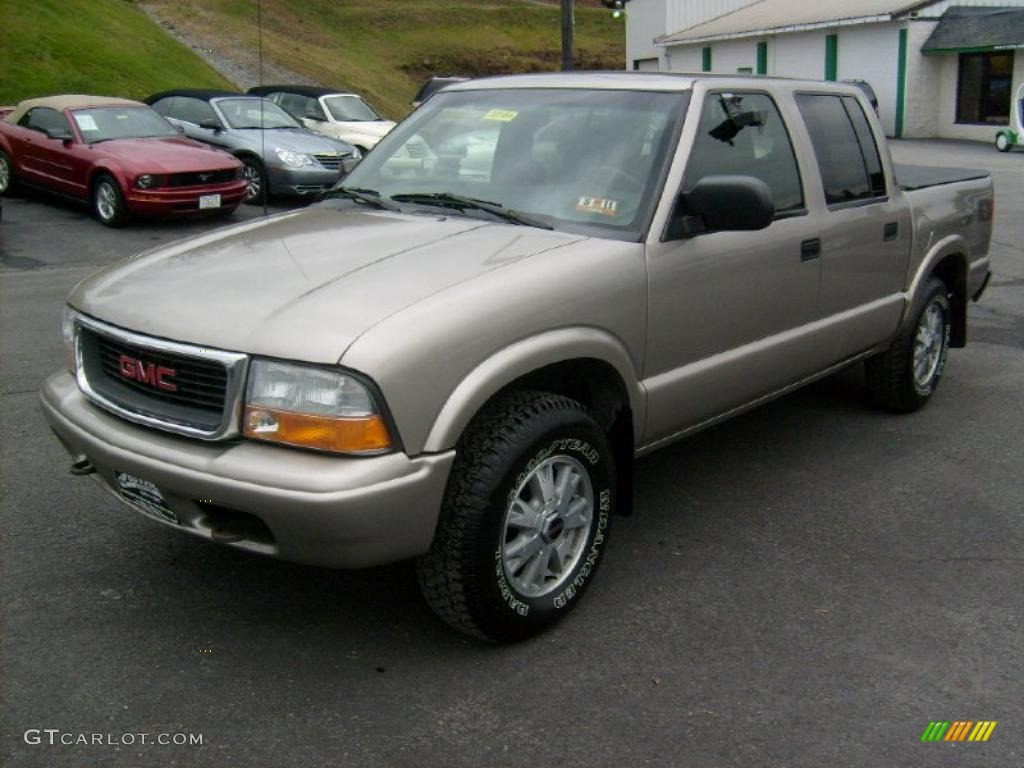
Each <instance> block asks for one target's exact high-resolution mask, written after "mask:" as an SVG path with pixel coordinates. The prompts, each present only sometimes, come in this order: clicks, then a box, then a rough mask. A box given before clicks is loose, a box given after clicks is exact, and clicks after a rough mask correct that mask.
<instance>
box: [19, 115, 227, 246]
mask: <svg viewBox="0 0 1024 768" xmlns="http://www.w3.org/2000/svg"><path fill="white" fill-rule="evenodd" d="M16 183H22V184H25V185H27V186H33V187H40V188H43V189H47V190H49V191H52V192H56V193H58V194H60V195H64V196H66V197H71V198H75V199H77V200H87V201H89V202H90V203H91V204H92V208H93V211H94V212H95V214H96V217H97V218H98V219H99V220H100V221H101V222H102V223H103V224H106V225H107V226H111V227H115V226H118V225H119V224H122V223H123V222H124V221H125V220H126V219H127V218H128V216H129V215H130V214H138V215H144V216H160V217H164V216H178V215H188V214H198V213H223V214H227V213H231V211H233V210H235V208H237V207H238V204H239V203H240V202H242V198H244V197H245V190H246V183H245V180H244V178H243V175H242V163H241V162H239V161H238V160H237V159H236V158H234V157H233V156H231V155H229V154H228V153H226V152H223V151H221V150H219V149H213V148H211V147H208V146H206V145H204V144H200V143H199V142H196V141H192V140H191V139H188V138H185V137H184V136H182V135H181V134H180V133H178V131H177V129H175V128H174V126H172V125H171V124H170V123H168V122H167V121H166V120H165V119H164V118H163V117H161V116H160V115H158V114H157V113H156V112H154V111H153V110H152V109H151V108H150V107H148V106H146V105H145V104H142V103H141V102H138V101H128V100H126V99H114V98H108V97H105V96H50V97H48V98H43V99H29V100H28V101H23V102H21V103H20V104H19V105H18V106H17V107H15V108H14V109H13V110H12V111H10V112H9V113H8V114H7V115H5V116H3V119H0V194H3V193H5V192H7V191H8V190H9V189H10V188H11V186H12V185H14V184H16Z"/></svg>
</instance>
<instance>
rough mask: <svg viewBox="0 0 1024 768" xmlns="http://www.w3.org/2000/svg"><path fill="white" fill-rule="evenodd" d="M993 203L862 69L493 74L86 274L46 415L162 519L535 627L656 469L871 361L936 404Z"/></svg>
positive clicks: (886, 378) (124, 491)
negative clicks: (787, 396)
mask: <svg viewBox="0 0 1024 768" xmlns="http://www.w3.org/2000/svg"><path fill="white" fill-rule="evenodd" d="M424 147H426V148H427V149H429V151H424ZM992 217H993V197H992V185H991V181H990V179H989V178H988V176H987V174H986V173H984V172H974V171H958V170H950V169H914V168H908V169H894V168H893V165H892V163H891V161H890V157H889V152H888V149H887V146H886V143H885V138H884V136H883V134H882V132H881V130H880V128H879V125H878V123H877V121H876V119H875V117H874V113H873V110H872V109H871V108H870V105H869V104H868V103H867V102H866V101H865V99H864V97H863V95H862V94H861V92H860V90H859V89H857V88H855V87H853V86H844V85H839V84H833V83H822V82H802V81H796V80H773V79H765V78H749V77H715V76H705V75H667V74H663V75H656V74H641V73H636V74H627V73H614V74H598V73H593V74H575V75H554V74H553V75H530V76H514V77H505V78H497V79H489V80H473V81H470V82H466V83H462V84H459V85H455V86H452V87H449V88H448V89H446V90H445V91H443V92H441V93H439V94H438V95H437V96H435V97H433V98H432V99H430V100H429V101H428V102H427V103H426V104H424V106H423V107H421V108H420V109H419V110H418V111H416V112H414V113H413V114H412V115H411V116H410V117H409V118H407V119H406V120H405V121H404V122H403V123H401V124H400V125H399V126H397V127H396V128H395V129H394V130H393V131H392V132H391V133H390V134H388V135H387V136H386V137H385V138H384V139H383V140H382V141H381V142H380V144H379V145H378V146H377V148H376V149H374V151H373V152H372V153H370V154H369V155H368V156H367V158H366V159H365V160H363V162H362V163H361V164H360V165H359V166H358V167H357V168H356V169H355V170H354V171H353V172H352V173H351V175H349V176H348V178H347V179H345V181H344V182H343V186H339V187H337V188H335V189H334V190H333V192H332V193H331V195H330V197H329V199H327V200H325V201H323V202H321V203H319V204H317V205H314V206H312V207H310V208H307V209H305V210H300V211H293V212H290V213H285V214H281V215H277V216H272V217H270V218H268V219H264V220H259V221H252V222H247V223H244V224H241V225H238V226H234V227H230V228H226V229H221V230H219V231H215V232H212V233H209V234H205V235H201V236H198V237H193V238H190V239H188V240H184V241H182V242H179V243H177V244H174V245H169V246H165V247H160V248H158V249H155V250H153V251H149V252H146V253H142V254H139V255H138V256H135V257H133V258H130V259H128V260H127V261H124V262H122V263H120V264H117V265H115V266H112V267H109V268H107V269H104V270H101V271H100V272H98V273H96V274H94V275H92V276H91V277H89V278H88V279H86V280H85V281H84V282H82V283H81V284H80V285H78V286H77V287H76V288H75V289H74V290H73V291H72V292H71V294H70V296H69V298H68V306H67V310H66V315H65V319H64V338H65V341H66V345H67V351H68V359H67V370H65V371H61V372H60V373H57V374H55V375H54V376H53V377H51V378H50V379H49V380H48V381H47V382H46V385H45V387H44V389H43V392H42V404H43V408H44V411H45V414H46V417H47V418H48V420H49V422H50V424H51V425H52V427H53V429H54V431H55V432H56V433H57V435H58V436H59V438H60V440H61V441H62V442H63V443H64V445H65V446H66V447H67V449H68V451H69V452H70V453H71V454H72V456H73V464H72V472H73V473H74V474H80V475H85V474H91V475H92V476H93V477H94V478H95V479H97V480H98V481H99V482H100V483H101V484H102V485H103V486H104V487H105V488H106V489H108V490H109V491H111V492H112V493H113V494H114V495H115V496H117V497H118V498H120V499H122V500H124V501H126V502H127V503H129V504H130V505H132V506H133V507H135V508H136V509H138V510H140V511H141V512H143V513H144V514H145V515H147V516H148V517H150V518H152V519H154V520H157V521H160V522H161V523H163V524H165V525H167V526H169V527H172V528H175V529H177V530H179V531H184V532H187V533H191V534H194V535H197V536H202V537H205V538H207V539H211V540H213V541H216V542H221V543H224V544H226V545H229V546H233V547H237V548H240V549H244V550H248V551H251V552H257V553H262V554H267V555H273V556H276V557H281V558H286V559H289V560H295V561H300V562H305V563H314V564H322V565H328V566H338V567H349V568H357V567H363V566H372V565H378V564H381V563H388V562H391V561H395V560H401V559H406V558H416V559H417V570H418V574H419V580H420V584H421V586H422V590H423V593H424V595H425V596H426V599H427V600H428V602H429V603H430V605H431V606H432V607H433V608H434V610H435V611H436V612H437V613H438V614H439V615H440V616H441V617H442V618H443V619H444V620H446V621H447V622H449V623H450V624H451V625H453V626H454V627H456V628H458V629H460V630H462V631H464V632H467V633H471V634H473V635H477V636H479V637H483V638H489V639H491V640H498V641H500V640H509V639H514V638H518V637H523V636H525V635H528V634H530V633H533V632H536V631H538V630H539V629H541V628H543V627H545V626H547V625H549V624H550V623H551V622H553V621H555V620H557V619H558V618H559V617H561V616H562V615H563V614H565V613H566V612H567V611H569V610H570V609H571V608H572V607H573V606H574V605H575V604H576V603H577V602H578V601H579V599H580V597H581V596H582V594H583V593H584V591H585V590H586V588H587V587H588V585H589V584H590V582H591V581H592V579H593V577H594V573H595V571H596V569H597V566H598V564H599V563H600V561H601V558H602V555H603V553H604V550H605V547H606V545H607V542H608V536H609V530H610V526H611V523H612V518H613V516H614V515H615V514H616V513H625V512H628V511H629V510H630V507H631V490H632V489H631V485H632V483H631V478H632V466H633V460H634V457H636V456H638V455H641V454H644V453H647V452H649V451H653V450H654V449H656V448H659V447H661V446H663V445H666V444H668V443H670V442H672V441H674V440H678V439H680V438H682V437H685V436H686V435H688V434H690V433H692V432H694V431H696V430H699V429H702V428H704V427H707V426H709V425H712V424H714V423H716V422H718V421H721V420H722V419H725V418H728V417H730V416H734V415H736V414H737V413H740V412H742V411H744V410H746V409H748V408H751V407H753V406H756V405H758V404H760V403H763V402H765V401H766V400H768V399H770V398H773V397H777V396H779V395H781V394H784V393H786V392H789V391H791V390H793V389H794V388H796V387H799V386H801V385H803V384H806V383H807V382H809V381H812V380H814V379H818V378H821V377H823V376H827V375H828V374H830V373H832V372H834V371H837V370H839V369H841V368H843V367H845V366H849V365H851V364H853V363H856V362H858V361H863V362H864V364H865V367H866V377H867V389H868V391H869V393H870V397H871V398H872V399H873V400H874V401H875V402H876V403H877V404H878V405H879V406H881V407H884V408H887V409H890V410H893V411H902V412H908V411H913V410H915V409H917V408H919V407H921V406H922V405H924V404H925V403H926V402H927V400H928V399H929V398H930V397H931V395H932V393H933V392H934V391H935V387H936V385H937V384H938V382H939V378H940V377H941V375H942V372H943V368H944V366H945V364H946V355H947V352H948V350H949V348H950V347H962V346H963V345H964V344H965V342H966V340H967V327H966V324H967V304H968V302H969V301H971V300H977V299H978V297H979V296H980V295H981V292H982V291H983V289H984V287H985V283H986V281H987V277H988V274H989V261H988V258H987V250H988V246H989V238H990V233H991V227H992Z"/></svg>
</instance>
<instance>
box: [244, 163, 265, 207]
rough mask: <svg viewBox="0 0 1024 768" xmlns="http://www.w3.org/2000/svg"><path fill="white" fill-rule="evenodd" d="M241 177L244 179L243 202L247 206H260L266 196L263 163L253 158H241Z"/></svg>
mask: <svg viewBox="0 0 1024 768" xmlns="http://www.w3.org/2000/svg"><path fill="white" fill-rule="evenodd" d="M242 164H243V165H244V168H243V169H242V174H243V177H244V178H245V183H246V185H247V186H246V189H245V202H246V203H248V204H249V205H261V204H262V203H263V201H264V200H265V199H266V196H267V172H266V170H265V169H264V168H263V163H261V162H260V161H259V160H257V159H256V158H255V157H244V158H242Z"/></svg>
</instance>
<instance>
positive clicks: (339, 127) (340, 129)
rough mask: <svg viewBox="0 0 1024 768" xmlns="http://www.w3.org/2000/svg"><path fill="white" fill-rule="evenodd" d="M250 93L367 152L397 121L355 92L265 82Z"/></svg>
mask: <svg viewBox="0 0 1024 768" xmlns="http://www.w3.org/2000/svg"><path fill="white" fill-rule="evenodd" d="M249 93H251V94H257V95H260V96H263V97H265V98H267V99H269V100H270V101H272V102H274V103H275V104H278V105H279V106H281V107H282V108H283V109H285V110H286V111H287V112H290V113H291V114H292V115H294V116H295V118H296V119H298V120H301V121H302V123H303V125H305V126H306V127H307V128H309V129H310V130H312V131H316V132H317V133H322V134H323V135H325V136H330V137H331V138H334V139H341V140H342V141H345V142H347V143H349V144H352V145H354V146H356V147H358V148H359V149H360V151H362V152H364V153H366V152H368V151H369V150H371V149H373V148H374V147H375V146H377V142H378V141H380V140H381V139H382V138H383V137H384V136H385V135H386V134H387V133H388V131H390V130H391V129H392V128H394V127H395V123H394V121H392V120H385V119H384V118H382V117H381V116H380V115H378V114H377V112H376V110H374V108H373V107H371V106H370V105H369V104H367V103H366V100H365V99H363V97H362V96H360V95H359V94H356V93H348V92H345V91H338V90H335V89H333V88H319V87H316V86H308V85H263V86H259V87H257V88H250V89H249Z"/></svg>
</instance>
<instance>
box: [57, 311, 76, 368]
mask: <svg viewBox="0 0 1024 768" xmlns="http://www.w3.org/2000/svg"><path fill="white" fill-rule="evenodd" d="M77 318H78V313H77V312H75V310H73V309H72V308H71V307H69V306H68V305H67V304H65V305H64V317H63V319H62V322H61V335H62V336H63V337H64V356H65V359H66V360H67V364H68V371H69V372H70V373H71V375H72V376H74V375H76V374H77V373H78V358H77V355H76V346H77V343H78V325H77V324H76V322H75V321H76V320H77Z"/></svg>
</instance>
